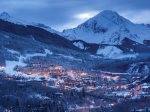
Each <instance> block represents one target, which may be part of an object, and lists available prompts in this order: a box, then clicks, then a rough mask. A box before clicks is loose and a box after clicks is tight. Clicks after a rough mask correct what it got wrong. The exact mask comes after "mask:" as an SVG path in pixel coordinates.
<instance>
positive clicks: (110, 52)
mask: <svg viewBox="0 0 150 112" xmlns="http://www.w3.org/2000/svg"><path fill="white" fill-rule="evenodd" d="M96 54H97V55H101V56H103V57H105V58H111V59H122V58H136V56H137V54H124V53H123V51H122V50H120V49H119V48H117V47H115V46H106V47H104V48H99V49H98V50H97V53H96Z"/></svg>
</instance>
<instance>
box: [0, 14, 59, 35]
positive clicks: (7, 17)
mask: <svg viewBox="0 0 150 112" xmlns="http://www.w3.org/2000/svg"><path fill="white" fill-rule="evenodd" d="M0 19H2V20H4V21H8V22H11V23H14V24H18V25H24V26H26V25H31V26H36V27H39V28H42V29H45V30H47V31H49V32H51V33H59V32H58V31H56V30H54V29H52V28H51V27H49V26H46V25H44V24H41V23H34V22H27V21H24V20H21V19H18V18H15V17H13V16H11V15H9V14H8V13H7V12H2V13H1V14H0Z"/></svg>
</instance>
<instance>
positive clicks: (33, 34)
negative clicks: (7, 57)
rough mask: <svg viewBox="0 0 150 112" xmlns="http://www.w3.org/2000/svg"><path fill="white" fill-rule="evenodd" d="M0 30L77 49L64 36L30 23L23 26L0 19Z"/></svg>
mask: <svg viewBox="0 0 150 112" xmlns="http://www.w3.org/2000/svg"><path fill="white" fill-rule="evenodd" d="M0 30H1V31H4V32H8V33H12V34H15V35H19V36H24V37H27V38H34V39H35V40H37V41H39V42H43V43H46V44H49V45H50V44H52V45H56V46H61V47H66V48H70V49H76V50H77V49H78V48H77V47H75V46H74V45H73V44H72V43H71V42H70V41H69V40H67V39H65V38H64V37H61V36H59V35H57V34H54V33H51V32H48V31H47V30H44V29H42V28H39V27H35V26H31V25H26V26H24V25H20V24H15V23H11V22H8V21H5V20H2V19H0Z"/></svg>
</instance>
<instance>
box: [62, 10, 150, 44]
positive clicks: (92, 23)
mask: <svg viewBox="0 0 150 112" xmlns="http://www.w3.org/2000/svg"><path fill="white" fill-rule="evenodd" d="M62 35H63V36H65V37H66V38H68V39H70V40H83V41H85V42H87V43H97V44H113V45H114V44H115V45H118V44H121V41H122V40H123V39H124V38H125V37H128V38H129V39H131V40H133V41H136V42H138V43H143V41H144V40H150V37H149V35H150V29H149V28H148V27H147V26H146V25H141V24H134V23H132V22H131V21H129V20H127V19H125V18H124V17H122V16H120V15H119V14H118V13H116V12H113V11H109V10H106V11H103V12H101V13H100V14H98V15H96V16H95V17H93V18H91V19H89V20H87V21H86V22H85V23H83V24H81V25H79V26H78V27H76V28H74V29H68V30H64V31H63V32H62Z"/></svg>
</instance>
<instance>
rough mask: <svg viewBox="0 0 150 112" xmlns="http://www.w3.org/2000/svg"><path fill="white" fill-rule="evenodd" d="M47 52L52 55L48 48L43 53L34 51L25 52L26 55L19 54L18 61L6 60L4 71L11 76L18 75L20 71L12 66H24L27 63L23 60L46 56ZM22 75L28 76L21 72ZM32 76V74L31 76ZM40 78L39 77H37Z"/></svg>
mask: <svg viewBox="0 0 150 112" xmlns="http://www.w3.org/2000/svg"><path fill="white" fill-rule="evenodd" d="M47 54H49V55H52V52H51V51H49V50H48V49H45V53H44V54H42V53H34V54H27V55H26V56H20V57H19V59H18V60H19V61H8V60H7V61H6V67H5V69H4V70H5V73H7V74H8V75H13V76H18V75H20V73H18V72H17V71H15V70H14V68H15V67H16V66H21V67H25V66H26V65H27V64H26V63H24V60H26V59H30V58H32V57H34V56H46V55H47ZM21 75H22V76H23V75H24V76H25V77H30V76H28V75H26V74H21ZM31 77H32V76H31ZM39 78H40V77H39Z"/></svg>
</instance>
